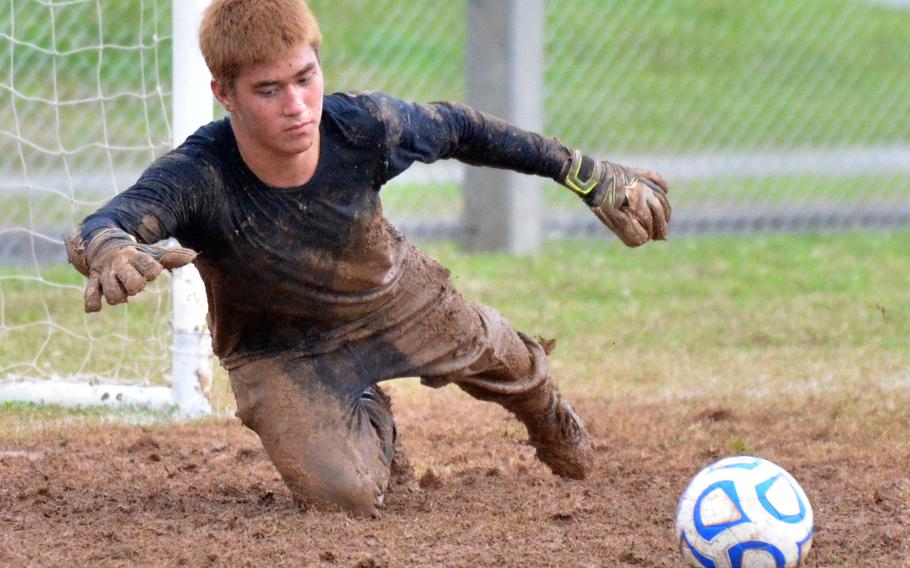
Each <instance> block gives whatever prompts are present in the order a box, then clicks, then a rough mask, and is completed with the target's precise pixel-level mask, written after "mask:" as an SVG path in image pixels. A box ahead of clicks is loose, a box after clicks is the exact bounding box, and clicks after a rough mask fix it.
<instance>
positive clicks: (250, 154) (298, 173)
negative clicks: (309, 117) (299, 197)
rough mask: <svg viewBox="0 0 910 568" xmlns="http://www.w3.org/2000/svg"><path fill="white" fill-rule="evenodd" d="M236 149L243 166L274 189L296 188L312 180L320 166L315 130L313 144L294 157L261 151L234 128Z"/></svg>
mask: <svg viewBox="0 0 910 568" xmlns="http://www.w3.org/2000/svg"><path fill="white" fill-rule="evenodd" d="M238 134H240V135H238ZM234 137H235V139H236V140H237V148H238V149H239V150H240V156H241V158H243V161H244V163H245V164H246V165H247V167H248V168H250V170H252V172H253V173H254V174H256V177H258V178H259V179H260V180H262V181H263V182H265V183H267V184H268V185H271V186H273V187H279V188H281V187H299V186H301V185H303V184H305V183H306V182H308V181H310V179H312V177H313V174H315V173H316V166H317V165H318V164H319V141H320V133H319V130H318V129H317V130H316V136H315V137H314V139H313V144H312V145H311V146H310V147H309V148H307V149H306V150H305V151H303V152H300V153H295V154H283V153H276V152H275V151H273V150H271V149H268V148H263V147H261V146H260V145H258V144H256V143H255V142H254V141H253V140H250V139H249V138H247V137H246V136H243V135H242V134H241V133H238V132H237V129H236V128H235V129H234Z"/></svg>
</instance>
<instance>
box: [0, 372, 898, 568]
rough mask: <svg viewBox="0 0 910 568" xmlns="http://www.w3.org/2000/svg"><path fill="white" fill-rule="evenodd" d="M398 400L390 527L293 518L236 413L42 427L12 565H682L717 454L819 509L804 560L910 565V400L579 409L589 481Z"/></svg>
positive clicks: (20, 467)
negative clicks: (405, 475)
mask: <svg viewBox="0 0 910 568" xmlns="http://www.w3.org/2000/svg"><path fill="white" fill-rule="evenodd" d="M392 390H393V396H395V408H396V412H397V414H398V417H399V424H400V427H401V430H402V433H403V437H404V442H405V445H406V447H407V450H408V456H409V458H410V460H411V462H412V463H413V465H414V468H415V477H414V478H412V479H410V481H409V482H408V483H407V484H406V485H403V486H399V487H395V488H393V490H392V491H391V492H390V493H389V495H388V498H387V502H386V507H385V509H384V511H383V514H382V517H381V518H380V519H378V520H359V519H352V518H350V517H348V516H346V515H344V514H342V513H323V512H315V511H308V510H305V509H302V508H301V507H299V506H298V505H297V504H296V503H295V501H294V500H293V498H292V497H291V495H290V492H289V491H288V490H287V489H286V488H285V487H284V486H283V484H282V482H281V480H280V478H279V476H278V474H277V473H276V471H275V469H274V468H273V467H272V465H271V463H270V462H269V461H268V458H267V456H266V455H265V453H264V452H263V451H262V449H261V447H260V445H259V441H258V439H257V438H256V437H255V435H254V434H253V433H252V432H250V431H249V430H247V429H245V428H243V427H242V426H241V425H240V424H239V421H237V420H235V419H224V420H212V421H207V422H203V423H194V424H185V425H176V426H155V427H152V428H148V427H146V428H137V427H135V426H111V425H110V424H103V425H101V424H99V425H83V426H77V427H67V428H66V429H65V430H62V431H60V432H54V431H53V429H52V428H48V429H46V430H45V431H44V432H45V433H42V434H41V435H39V436H38V437H37V438H35V439H31V440H28V441H22V442H7V443H4V444H0V479H2V482H0V526H2V527H3V530H2V531H0V565H4V566H7V565H8V566H28V565H41V566H63V565H98V566H124V565H143V566H174V565H187V566H261V565H273V566H286V565H307V566H481V567H484V566H667V567H669V566H679V565H680V564H679V559H678V556H677V552H676V549H675V545H674V537H673V529H672V527H673V515H674V512H675V508H676V500H677V498H678V496H679V494H680V493H681V492H682V490H683V488H684V487H685V486H686V484H687V483H688V481H689V479H690V478H691V476H692V475H694V474H695V472H697V471H698V470H699V469H700V468H701V467H703V466H704V465H707V463H710V462H711V461H713V460H714V459H716V458H718V457H721V456H724V455H730V454H732V453H737V452H736V450H743V451H745V452H747V453H752V454H755V455H760V456H762V457H766V458H768V459H772V460H773V461H776V462H777V463H779V464H781V465H782V466H784V467H786V468H787V469H788V470H789V471H790V472H791V473H792V474H793V475H794V476H795V477H796V478H797V479H798V480H799V481H800V483H801V484H802V486H803V487H804V488H805V490H806V492H807V493H808V495H809V498H810V500H811V501H812V504H813V507H814V509H815V513H816V519H817V523H816V528H817V537H816V540H815V544H814V546H813V552H812V556H811V559H812V561H811V562H810V564H809V565H810V566H815V565H818V566H838V565H844V566H885V567H888V566H895V567H896V566H906V565H908V563H910V442H908V440H910V436H908V433H910V416H908V412H907V411H906V410H904V409H905V408H908V407H910V405H908V404H907V403H908V402H910V394H905V393H900V392H897V393H894V392H892V393H890V394H888V395H887V396H888V400H887V401H886V400H885V399H884V397H881V396H878V395H876V394H875V393H869V394H868V397H867V398H863V399H859V400H858V399H856V398H855V397H851V398H847V397H844V396H838V395H832V396H831V397H827V398H825V397H821V398H815V399H813V400H803V401H777V403H776V404H769V405H761V404H752V405H750V406H747V407H743V406H742V405H739V406H736V407H735V409H734V407H733V406H732V403H731V404H727V403H722V404H718V403H717V402H716V401H712V402H710V403H707V402H706V403H704V404H701V403H699V402H697V401H694V402H693V401H687V402H685V403H683V402H679V401H671V402H661V403H652V404H644V403H636V402H631V401H612V402H611V401H604V400H596V399H584V398H583V397H578V396H574V397H570V398H572V399H573V400H578V404H577V405H576V406H577V408H578V409H579V411H580V412H581V413H582V414H583V416H584V417H585V418H586V419H587V420H588V422H589V423H590V424H592V430H593V433H594V434H595V436H596V437H597V444H596V447H597V460H596V465H595V474H594V475H593V476H592V478H590V479H588V480H586V481H581V482H579V481H566V480H562V479H560V478H557V477H554V476H553V475H551V474H549V472H548V470H547V469H546V468H545V467H544V466H542V465H541V464H539V463H537V461H536V460H535V458H534V454H533V449H532V448H531V447H529V446H527V445H526V444H525V443H524V442H523V440H524V434H523V432H522V430H521V427H520V426H519V425H518V423H517V422H515V421H514V420H513V419H511V418H510V417H509V415H508V414H507V413H506V412H505V411H502V410H501V409H499V408H498V407H495V406H494V405H491V404H485V403H479V402H476V401H474V400H471V399H470V398H468V397H467V396H465V395H463V394H462V393H460V392H458V391H457V390H456V389H454V388H447V389H443V390H441V391H429V390H420V391H411V390H407V389H405V390H402V391H401V392H397V391H396V389H392Z"/></svg>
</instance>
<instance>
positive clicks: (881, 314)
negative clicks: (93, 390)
mask: <svg viewBox="0 0 910 568" xmlns="http://www.w3.org/2000/svg"><path fill="white" fill-rule="evenodd" d="M425 250H427V251H428V252H429V253H430V254H431V255H433V256H435V257H436V258H438V259H439V260H440V261H441V262H442V263H443V264H444V265H446V266H448V267H449V268H450V269H451V270H452V278H453V280H454V282H455V284H456V286H457V287H458V288H459V289H460V290H461V291H462V293H463V294H464V295H465V296H466V297H468V298H469V299H472V300H475V301H479V302H483V303H486V304H489V305H491V306H493V307H495V308H497V309H498V310H500V311H501V312H502V313H503V314H504V315H505V316H506V317H507V318H508V319H509V320H510V321H511V322H512V323H513V325H515V326H516V327H517V328H518V329H521V330H523V331H526V332H528V333H530V334H532V335H538V336H542V337H547V338H556V339H557V340H558V345H557V350H556V351H555V352H554V354H553V355H552V356H551V369H552V371H553V374H554V375H555V376H556V377H557V378H558V379H559V380H560V381H561V383H562V384H563V385H565V387H566V388H567V389H568V390H571V391H575V392H583V393H586V394H588V395H591V396H603V397H611V398H616V397H623V398H629V399H634V400H638V401H648V400H654V399H664V398H670V399H684V398H688V397H705V396H712V397H719V398H725V397H726V398H729V397H732V396H737V395H740V394H742V395H745V396H746V397H747V398H752V397H757V398H761V397H762V396H770V395H772V394H775V393H788V394H790V395H799V394H800V393H807V394H808V393H813V392H818V391H835V392H839V393H862V392H867V391H869V389H880V388H881V389H888V388H893V387H894V386H895V385H898V384H906V381H907V380H908V374H907V369H910V352H908V351H907V349H906V338H907V337H908V336H910V304H908V303H907V301H906V297H907V296H906V282H907V281H908V279H910V257H908V256H907V254H906V251H907V250H910V233H874V232H870V233H854V234H838V235H799V236H787V235H774V236H753V237H748V238H739V237H722V238H718V237H700V238H687V239H677V240H671V241H668V242H665V243H654V244H650V245H648V246H645V247H642V248H640V249H628V248H625V247H623V246H621V245H620V244H619V243H618V242H616V241H606V240H589V241H558V242H553V243H549V244H548V245H547V246H546V247H545V248H544V250H543V252H542V253H541V254H540V255H538V256H535V257H530V258H514V257H510V256H508V255H504V254H490V255H481V254H465V253H463V252H460V251H459V250H458V248H457V247H455V246H454V245H453V244H451V243H448V244H436V245H431V246H427V247H425ZM7 277H8V275H7ZM45 279H46V280H49V281H54V282H58V283H66V284H69V285H73V286H78V285H79V284H80V280H81V277H79V276H78V275H77V274H75V272H73V271H72V270H69V271H67V269H66V267H58V268H54V269H53V270H51V271H49V272H48V273H47V274H45ZM0 290H2V292H3V300H4V304H3V305H4V308H3V316H4V318H5V320H6V322H7V325H8V324H9V322H10V320H11V319H13V318H17V319H18V320H21V321H25V320H34V319H35V318H38V319H39V320H40V319H41V318H42V317H43V318H45V319H49V320H53V321H54V322H55V323H58V324H60V325H61V326H65V327H70V326H71V327H72V328H73V329H75V330H76V331H77V333H80V334H83V333H88V332H87V331H85V330H88V329H91V330H93V331H92V333H93V334H94V335H98V336H101V335H105V333H107V332H105V331H102V330H104V329H106V328H110V327H113V328H114V329H119V330H126V331H127V333H126V334H127V335H129V336H130V337H132V338H133V340H134V341H137V342H139V345H140V346H143V345H144V344H143V343H142V341H143V340H142V338H143V334H144V332H145V330H146V329H147V327H148V325H149V322H153V321H156V320H157V321H158V324H159V326H160V327H161V329H160V330H159V332H160V333H166V329H165V327H166V321H165V320H166V318H165V317H164V316H163V315H162V313H161V312H160V311H158V307H157V302H158V298H157V297H155V296H153V295H146V296H143V297H140V298H139V299H137V301H134V302H131V303H130V305H129V308H128V309H127V308H126V307H123V306H121V307H117V308H113V309H111V308H109V307H107V306H106V307H105V309H104V310H103V311H102V314H100V315H99V314H95V315H91V316H88V317H87V318H85V317H84V316H83V315H82V314H81V302H80V298H79V296H80V294H79V292H78V290H69V289H67V290H66V292H65V293H60V294H59V295H56V294H57V293H56V292H54V291H52V290H48V289H47V286H45V285H37V284H35V283H31V284H28V285H24V284H23V285H19V284H17V283H16V281H9V280H0ZM13 306H15V308H14V307H13ZM26 308H27V310H28V311H23V310H25V309H26ZM47 333H48V332H47V330H46V329H45V328H43V327H41V326H37V327H34V328H26V329H20V330H16V331H10V330H9V329H8V328H0V366H2V367H4V368H5V367H8V366H9V365H10V364H11V363H13V362H17V361H23V360H30V359H32V358H34V357H35V351H36V346H37V345H39V344H40V343H41V342H42V341H43V339H44V337H45V335H46V334H47ZM102 343H103V342H102ZM86 348H87V344H86V343H85V342H83V341H76V340H73V339H72V338H70V337H69V336H68V335H67V334H65V333H62V334H61V333H55V335H54V337H53V341H51V342H50V343H49V344H48V346H47V347H45V349H44V351H43V353H42V354H41V355H40V357H38V361H39V366H40V365H42V364H44V363H48V364H52V365H53V366H54V367H56V368H57V369H59V370H60V371H61V372H62V370H65V369H67V368H70V369H72V368H76V367H78V366H79V365H83V364H88V365H89V366H92V365H97V366H107V367H116V365H117V364H120V365H127V364H130V365H134V366H140V367H141V366H142V365H140V363H141V361H134V360H132V359H135V357H132V356H131V355H130V350H129V349H128V348H127V347H126V346H123V345H120V346H119V347H116V346H114V345H111V346H110V350H111V352H112V353H111V354H110V355H109V356H107V357H108V359H107V363H104V364H103V365H102V364H101V363H102V361H101V360H99V361H91V362H90V363H84V361H85V358H86ZM156 350H157V352H156ZM142 351H144V352H145V353H146V355H147V356H148V357H150V358H151V357H152V356H155V355H157V356H158V357H159V359H158V362H157V363H156V364H157V365H159V366H166V363H167V358H168V356H169V352H168V348H167V344H166V343H164V344H161V343H160V342H159V343H156V342H154V341H152V342H149V343H148V344H145V345H144V346H143V347H142V349H140V352H142ZM124 352H125V353H126V360H124V359H123V357H124V355H123V354H124ZM99 357H100V356H99ZM131 357H132V358H131ZM144 365H145V366H146V367H148V366H149V365H151V363H149V362H146V363H144ZM124 372H125V371H124ZM214 393H215V394H214V401H213V402H214V406H215V408H216V409H218V410H219V411H220V412H229V410H230V409H231V407H232V401H231V395H230V389H229V387H228V385H227V381H226V377H225V375H224V373H223V371H221V370H220V369H219V370H218V371H217V372H216V376H215V385H214ZM851 396H852V395H851ZM34 412H35V411H34V409H30V408H26V409H24V410H23V409H21V408H18V407H6V408H4V409H2V411H0V416H5V415H10V414H12V415H14V416H18V417H21V418H22V419H23V420H29V419H30V418H29V417H30V416H36V415H35V414H34ZM41 412H44V411H40V412H39V413H38V414H37V416H40V415H41ZM54 412H57V411H51V415H49V416H51V417H54V416H56V414H53V413H54ZM29 413H32V414H29ZM80 416H81V414H80Z"/></svg>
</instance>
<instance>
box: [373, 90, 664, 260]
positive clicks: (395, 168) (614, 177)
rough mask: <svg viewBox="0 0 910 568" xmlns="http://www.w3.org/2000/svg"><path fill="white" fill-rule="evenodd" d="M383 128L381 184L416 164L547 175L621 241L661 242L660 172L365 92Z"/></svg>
mask: <svg viewBox="0 0 910 568" xmlns="http://www.w3.org/2000/svg"><path fill="white" fill-rule="evenodd" d="M369 97H370V100H371V101H372V102H373V104H375V105H376V106H377V107H378V111H377V113H378V115H379V116H380V118H381V119H382V120H383V122H384V124H385V126H386V144H387V148H388V157H387V160H386V164H387V168H386V170H385V171H384V172H383V177H382V179H381V180H380V182H381V183H384V182H385V181H388V180H389V179H391V178H393V177H395V176H396V175H398V174H399V173H401V172H402V171H404V170H405V169H406V168H407V167H409V166H410V165H411V164H412V163H413V162H415V161H421V162H427V163H429V162H433V161H436V160H438V159H443V158H455V159H457V160H460V161H462V162H465V163H468V164H472V165H477V166H489V167H494V168H503V169H510V170H514V171H517V172H521V173H526V174H532V175H539V176H543V177H548V178H551V179H553V180H555V181H557V182H559V183H560V184H562V185H564V186H565V187H567V188H569V189H570V190H572V191H573V192H574V193H576V194H577V195H579V196H580V197H581V198H582V199H583V200H584V202H585V203H586V204H587V205H588V207H589V208H590V209H591V210H592V211H593V212H594V214H595V215H596V216H597V218H598V219H600V221H601V222H602V223H604V225H606V226H607V227H608V228H609V229H610V230H611V231H613V232H614V233H615V234H616V235H617V236H618V237H619V238H620V239H621V240H622V241H623V242H624V243H625V244H626V245H628V246H639V245H642V244H644V243H646V242H647V241H649V240H651V239H665V238H666V237H667V225H668V223H669V221H670V203H669V201H668V200H667V191H668V189H669V188H668V185H667V182H666V181H665V180H664V179H663V177H661V176H660V175H659V174H657V173H655V172H652V171H649V170H637V169H632V168H627V167H624V166H621V165H619V164H615V163H612V162H609V161H598V160H594V159H592V158H590V157H588V156H585V155H584V154H582V153H581V152H580V151H578V150H574V151H573V150H570V149H569V148H568V147H566V146H565V145H564V144H563V143H562V142H560V141H559V140H558V139H556V138H552V137H547V136H542V135H540V134H537V133H535V132H529V131H527V130H523V129H521V128H518V127H516V126H513V125H511V124H509V123H508V122H506V121H504V120H502V119H499V118H496V117H494V116H491V115H488V114H485V113H482V112H480V111H478V110H476V109H473V108H471V107H468V106H465V105H462V104H458V103H431V104H426V105H423V104H416V103H408V102H404V101H400V100H398V99H394V98H392V97H389V96H387V95H381V94H373V95H369Z"/></svg>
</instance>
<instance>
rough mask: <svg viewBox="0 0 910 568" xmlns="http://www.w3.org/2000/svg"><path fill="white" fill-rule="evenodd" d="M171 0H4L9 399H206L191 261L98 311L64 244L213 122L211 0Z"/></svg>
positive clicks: (196, 405) (1, 185)
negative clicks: (206, 34) (87, 305)
mask: <svg viewBox="0 0 910 568" xmlns="http://www.w3.org/2000/svg"><path fill="white" fill-rule="evenodd" d="M171 2H172V0H134V1H130V2H109V1H101V0H3V1H2V2H0V117H2V118H0V402H2V401H11V400H24V401H31V402H48V403H57V404H63V405H83V404H116V403H129V404H137V405H145V406H153V407H169V406H171V405H177V406H178V407H181V408H182V410H184V411H186V412H190V413H200V412H206V411H207V410H208V403H207V401H206V400H205V399H204V398H203V396H202V394H203V391H204V390H205V385H206V383H207V381H208V379H207V377H209V376H210V375H211V370H210V369H211V359H210V356H209V355H208V352H207V350H210V345H209V344H208V343H207V341H208V336H207V330H205V328H204V314H205V306H204V293H202V292H201V290H200V283H199V281H198V275H197V274H195V271H194V270H193V269H190V270H187V271H183V273H179V274H175V276H174V277H173V278H172V277H170V276H168V275H164V276H162V277H161V278H159V279H158V280H157V281H156V282H154V283H152V284H151V285H150V287H149V289H148V290H147V291H146V292H144V293H143V294H140V295H139V296H137V297H135V298H133V299H131V300H130V302H129V304H127V305H122V306H117V307H111V306H107V305H105V306H104V309H103V310H102V311H101V313H100V314H90V315H87V314H85V313H84V312H83V309H82V294H83V285H84V279H83V278H82V276H81V275H80V274H78V273H77V272H76V271H75V270H74V269H73V268H72V267H70V266H69V265H68V264H67V263H66V259H65V252H64V248H63V237H64V236H65V235H66V234H67V233H68V232H69V231H70V230H71V229H72V228H73V227H75V226H76V225H77V224H78V223H79V222H80V221H81V220H82V219H83V218H84V217H85V216H86V215H88V214H89V213H91V212H92V211H94V210H95V209H97V208H98V207H99V206H101V205H103V204H104V203H105V202H107V201H108V200H109V199H110V198H111V197H113V196H114V195H116V194H117V193H118V192H120V191H122V190H124V189H126V188H127V187H129V185H130V184H131V183H133V182H134V181H135V180H136V178H137V177H138V175H139V174H140V172H141V171H142V169H144V167H146V166H147V165H148V164H149V163H150V162H151V161H152V160H153V159H154V158H156V157H157V156H159V155H161V154H162V153H164V152H166V151H167V150H168V149H169V148H170V147H171V146H172V144H173V143H174V141H175V140H182V139H183V138H185V137H186V135H187V134H189V133H190V132H191V131H192V130H193V129H194V128H195V127H196V126H198V125H199V124H200V123H202V122H204V121H205V120H207V118H206V113H207V114H208V117H209V118H210V117H211V108H212V103H211V98H210V95H209V93H208V88H207V78H208V73H207V71H206V70H205V68H204V66H202V67H201V73H200V65H201V61H200V60H201V58H200V57H199V56H198V49H197V48H196V47H195V42H196V38H195V33H196V25H197V23H198V15H199V13H201V9H202V6H201V5H202V4H205V2H199V1H196V0H193V1H188V0H173V6H172V5H171ZM172 22H173V23H174V24H175V25H172ZM187 75H188V76H189V78H187ZM200 79H201V80H200ZM192 89H195V93H196V94H189V95H188V94H187V93H188V92H189V91H190V90H192ZM175 103H176V104H175ZM206 107H207V108H206ZM187 115H192V117H191V118H187ZM172 297H173V298H177V297H179V301H178V302H177V303H176V304H175V303H174V302H172ZM188 298H191V299H194V300H195V304H194V303H192V302H191V303H187V299H188ZM200 301H202V302H203V303H202V305H201V306H200V305H199V302H200ZM172 306H173V307H172ZM182 375H186V376H182ZM187 381H188V382H187Z"/></svg>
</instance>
